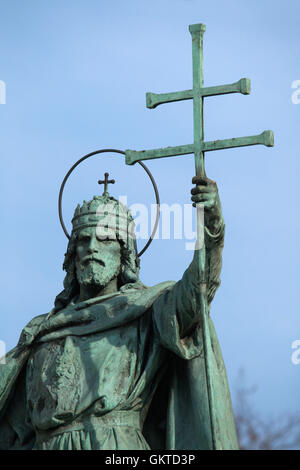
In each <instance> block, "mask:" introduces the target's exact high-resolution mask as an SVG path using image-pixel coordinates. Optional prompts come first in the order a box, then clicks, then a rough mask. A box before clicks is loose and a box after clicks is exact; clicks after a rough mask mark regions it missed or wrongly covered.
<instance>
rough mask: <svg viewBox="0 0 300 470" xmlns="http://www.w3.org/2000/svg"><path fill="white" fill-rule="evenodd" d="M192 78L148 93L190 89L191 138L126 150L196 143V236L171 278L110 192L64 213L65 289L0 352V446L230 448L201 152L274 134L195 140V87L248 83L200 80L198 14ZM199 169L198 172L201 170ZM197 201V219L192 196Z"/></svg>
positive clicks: (215, 206)
mask: <svg viewBox="0 0 300 470" xmlns="http://www.w3.org/2000/svg"><path fill="white" fill-rule="evenodd" d="M190 31H191V34H192V38H193V73H194V87H193V90H192V91H191V90H188V91H186V92H180V93H173V94H168V95H149V94H148V96H147V103H148V105H149V107H155V106H157V105H158V104H161V103H163V102H170V101H178V100H181V99H190V98H193V101H194V136H195V138H194V144H193V145H190V146H183V147H169V148H168V149H158V150H154V151H147V152H130V151H128V152H127V154H126V161H127V163H134V162H135V161H137V160H140V159H146V158H159V157H164V156H173V155H181V154H185V153H194V154H195V162H196V179H195V178H194V180H193V182H195V183H196V187H194V188H193V189H192V195H193V196H192V201H193V202H194V204H195V205H196V207H197V214H198V216H197V222H198V224H197V227H198V237H199V235H201V232H203V239H204V245H203V246H201V247H200V246H198V245H197V244H196V249H195V252H194V256H193V259H192V261H191V263H190V265H189V267H188V268H187V269H186V271H185V272H184V274H183V277H182V279H181V280H179V281H178V282H171V281H168V282H164V283H161V284H158V285H155V286H153V287H147V286H145V285H144V284H143V283H142V282H141V281H140V279H139V258H138V255H137V250H136V240H135V237H134V223H133V219H132V216H131V214H130V212H129V211H128V209H127V208H126V207H125V206H123V205H121V204H119V203H118V201H116V200H115V199H114V198H112V197H110V195H109V194H108V191H107V185H108V183H109V182H110V181H109V180H108V174H106V175H105V180H103V181H100V183H101V184H104V193H103V195H102V196H95V197H94V198H93V199H92V200H91V201H84V203H83V205H82V206H78V207H77V208H76V210H75V214H74V217H73V220H72V223H73V230H72V234H71V237H70V240H69V244H68V249H67V252H66V254H65V259H64V265H63V267H64V269H65V271H66V276H65V280H64V289H63V291H62V292H61V293H60V294H59V295H58V296H57V297H56V299H55V303H54V308H53V309H52V310H51V311H50V312H49V313H48V314H44V315H40V316H38V317H35V318H33V320H31V321H30V322H29V323H28V325H27V326H26V327H25V328H24V329H23V331H22V334H21V337H20V340H19V342H18V345H17V346H16V347H15V348H14V349H13V350H12V351H10V352H9V353H8V354H7V356H6V362H5V363H2V361H0V449H21V450H25V449H44V450H57V449H94V450H96V449H98V450H105V449H106V450H114V449H118V450H133V449H143V450H146V449H171V450H172V449H173V450H180V449H182V450H188V449H192V450H195V449H237V448H238V442H237V436H236V430H235V423H234V417H233V412H232V405H231V398H230V392H229V388H228V383H227V378H226V371H225V366H224V362H223V358H222V353H221V350H220V347H219V343H218V339H217V336H216V333H215V330H214V326H213V322H212V320H211V318H210V315H209V311H210V305H211V302H212V300H213V298H214V295H215V292H216V290H217V288H218V286H219V284H220V272H221V264H222V249H223V244H224V222H223V217H222V211H221V204H220V200H219V196H218V191H217V186H216V184H215V183H214V182H213V181H211V180H209V179H208V178H206V176H205V171H204V152H205V151H209V150H216V149H220V148H229V147H235V146H241V145H253V144H255V143H263V144H265V145H271V144H272V134H271V133H270V131H266V132H265V133H263V134H261V135H260V136H258V137H246V138H239V139H230V140H228V141H215V142H204V136H203V97H204V96H212V95H216V94H221V93H223V94H224V93H235V92H241V93H244V94H247V93H249V91H250V84H249V81H248V80H247V79H242V80H240V81H239V82H237V83H236V84H231V85H226V86H222V87H212V88H211V89H210V88H203V71H202V62H203V58H202V50H203V47H202V40H203V33H204V31H205V27H204V25H193V26H191V27H190ZM199 177H200V179H199ZM201 204H202V205H203V206H204V224H203V223H202V218H201V217H200V212H201V211H200V205H201Z"/></svg>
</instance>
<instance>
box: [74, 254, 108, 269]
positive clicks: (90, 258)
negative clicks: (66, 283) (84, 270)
mask: <svg viewBox="0 0 300 470" xmlns="http://www.w3.org/2000/svg"><path fill="white" fill-rule="evenodd" d="M92 261H94V262H96V263H99V264H100V265H101V266H102V267H104V268H105V263H104V261H102V260H101V259H97V258H94V257H91V256H86V257H85V258H83V259H82V260H81V262H80V264H83V265H86V264H88V263H90V262H92Z"/></svg>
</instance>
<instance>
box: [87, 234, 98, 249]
mask: <svg viewBox="0 0 300 470" xmlns="http://www.w3.org/2000/svg"><path fill="white" fill-rule="evenodd" d="M87 251H88V253H90V254H92V253H98V240H97V238H96V237H95V235H93V236H92V237H91V238H90V242H89V246H88V249H87Z"/></svg>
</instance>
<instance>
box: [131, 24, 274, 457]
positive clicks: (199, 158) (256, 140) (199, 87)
mask: <svg viewBox="0 0 300 470" xmlns="http://www.w3.org/2000/svg"><path fill="white" fill-rule="evenodd" d="M205 30H206V27H205V25H204V24H194V25H190V26H189V31H190V33H191V36H192V55H193V89H192V90H186V91H180V92H175V93H165V94H154V93H147V94H146V105H147V107H148V108H155V107H156V106H159V105H160V104H163V103H170V102H173V101H182V100H188V99H192V100H193V113H194V143H193V144H192V145H182V146H176V147H167V148H160V149H153V150H146V151H139V152H138V151H132V150H127V151H126V163H127V164H128V165H132V164H134V163H136V162H138V161H141V160H149V159H155V158H163V157H171V156H177V155H186V154H191V153H194V155H195V169H196V176H197V177H205V176H206V174H205V167H204V154H205V152H208V151H212V150H221V149H227V148H234V147H244V146H249V145H258V144H262V145H266V146H268V147H272V146H273V145H274V135H273V132H272V131H264V132H262V133H261V134H259V135H255V136H247V137H238V138H231V139H225V140H215V141H211V142H205V141H204V125H203V122H204V119H203V102H204V100H203V98H204V97H206V96H216V95H223V94H229V93H242V94H244V95H247V94H249V93H250V88H251V86H250V80H249V79H248V78H242V79H240V80H239V81H238V82H236V83H233V84H229V85H221V86H214V87H209V88H204V87H203V35H204V32H205ZM196 207H197V233H198V239H199V238H200V233H201V231H203V230H204V227H203V226H202V221H201V216H200V207H199V203H197V204H196ZM198 248H200V247H197V246H196V252H195V256H196V257H197V262H198V266H199V273H200V285H199V299H200V303H201V320H202V321H201V323H202V339H203V348H204V358H205V375H206V384H207V396H208V404H209V421H210V430H211V447H212V448H213V449H222V436H221V433H220V427H219V426H218V416H217V415H218V412H217V408H218V404H217V403H216V401H215V393H214V390H213V388H214V383H216V377H215V372H214V368H213V350H212V344H211V335H210V331H209V311H208V302H207V280H206V263H207V261H206V256H207V253H206V247H205V245H204V246H202V247H201V248H200V249H198ZM228 424H229V423H228Z"/></svg>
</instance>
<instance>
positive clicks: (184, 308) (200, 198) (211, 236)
mask: <svg viewBox="0 0 300 470" xmlns="http://www.w3.org/2000/svg"><path fill="white" fill-rule="evenodd" d="M192 182H193V183H194V184H196V186H195V187H194V188H193V189H192V191H191V193H192V201H193V202H194V205H195V203H197V202H201V203H203V204H204V226H205V227H204V239H205V246H206V276H205V277H206V282H207V289H206V292H207V302H208V304H210V303H211V301H212V299H213V297H214V295H215V292H216V290H217V288H218V286H219V285H220V272H221V266H222V249H223V245H224V222H223V217H222V210H221V203H220V199H219V195H218V189H217V185H216V183H215V182H214V181H212V180H209V179H208V178H201V179H200V178H198V177H194V178H193V180H192ZM201 295H203V294H202V293H201V291H200V273H199V264H198V259H197V255H196V251H195V253H194V257H193V260H192V262H191V264H190V265H189V267H188V268H187V270H186V271H185V272H184V274H183V277H182V279H181V280H180V281H178V282H176V283H175V284H174V285H173V286H172V287H171V288H169V289H168V290H167V291H165V292H164V293H163V294H162V295H161V296H160V297H159V298H158V299H157V300H156V301H155V303H154V321H155V327H156V331H157V333H158V335H159V336H160V339H161V342H162V344H163V345H164V346H166V347H168V348H170V349H174V343H176V344H177V343H178V340H179V339H181V338H185V337H187V336H189V335H190V334H191V333H192V332H193V330H194V329H195V327H196V326H197V325H198V324H199V322H200V319H201V301H200V300H201V297H200V296H201ZM175 349H177V346H175Z"/></svg>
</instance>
